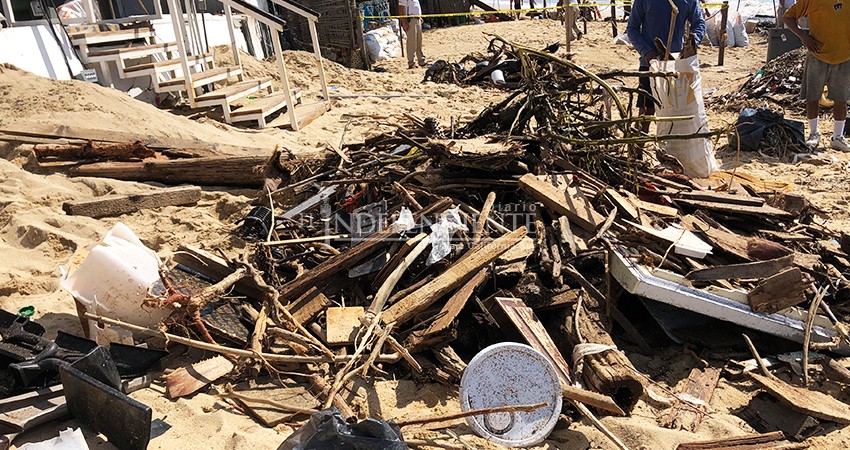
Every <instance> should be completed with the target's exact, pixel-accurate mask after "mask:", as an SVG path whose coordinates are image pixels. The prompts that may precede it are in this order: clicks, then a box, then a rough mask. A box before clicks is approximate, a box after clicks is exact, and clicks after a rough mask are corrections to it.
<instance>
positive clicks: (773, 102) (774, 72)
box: [711, 48, 808, 112]
mask: <svg viewBox="0 0 850 450" xmlns="http://www.w3.org/2000/svg"><path fill="white" fill-rule="evenodd" d="M807 54H808V53H807V50H806V49H805V48H798V49H796V50H792V51H790V52H788V53H785V54H784V55H782V56H779V57H777V58H776V59H774V60H772V61H770V62H768V63H767V64H765V65H764V67H762V68H761V70H759V71H758V72H756V73H755V74H753V75H751V76H750V77H749V78H748V79H747V80H746V81H745V82H744V83H743V84H742V85H741V86H740V88H738V89H737V90H736V91H735V92H731V93H729V94H726V95H722V96H720V97H717V98H714V99H711V104H712V105H713V106H715V107H718V108H722V109H725V110H727V111H734V112H738V111H740V110H741V109H743V108H754V107H756V106H763V107H768V108H778V109H783V110H793V111H797V112H800V111H802V109H803V106H804V105H803V102H801V101H800V100H799V95H800V86H801V85H802V83H803V64H804V62H805V60H806V55H807ZM757 102H761V104H759V103H757Z"/></svg>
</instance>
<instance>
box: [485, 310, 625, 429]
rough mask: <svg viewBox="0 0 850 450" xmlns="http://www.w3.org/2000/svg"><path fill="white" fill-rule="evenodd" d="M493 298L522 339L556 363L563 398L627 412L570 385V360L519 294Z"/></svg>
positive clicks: (610, 410) (600, 407) (591, 393)
mask: <svg viewBox="0 0 850 450" xmlns="http://www.w3.org/2000/svg"><path fill="white" fill-rule="evenodd" d="M495 301H496V304H497V305H499V307H500V308H501V310H502V311H503V312H504V313H505V315H507V316H508V319H509V320H510V321H511V323H512V324H513V325H514V326H515V327H516V328H517V330H518V331H519V332H520V334H521V335H522V337H523V338H525V341H526V342H528V344H529V345H530V346H531V347H532V348H534V349H535V350H537V351H539V352H540V353H542V354H543V356H545V357H546V358H547V359H548V360H549V361H551V362H552V365H553V366H555V372H556V373H557V374H558V379H559V380H560V382H561V390H562V391H563V394H564V398H566V399H568V400H573V401H577V402H580V403H584V404H586V405H589V406H593V407H595V408H599V409H602V410H605V411H608V412H611V413H613V414H616V415H619V416H625V415H626V413H625V412H624V411H623V410H622V408H620V407H619V406H618V405H617V404H616V403H615V402H614V401H613V400H611V398H609V397H607V396H605V395H602V394H599V393H596V392H591V391H587V390H584V389H579V388H576V387H573V386H572V376H571V375H570V366H569V364H567V362H566V361H565V360H564V357H563V355H561V351H560V350H558V346H557V345H555V342H554V341H553V340H552V337H551V336H549V333H548V332H547V331H546V328H545V327H544V326H543V324H542V323H540V320H539V319H538V318H537V315H535V314H534V311H533V310H532V309H531V308H529V307H527V306H526V305H525V302H523V301H522V300H520V299H518V298H508V297H496V298H495Z"/></svg>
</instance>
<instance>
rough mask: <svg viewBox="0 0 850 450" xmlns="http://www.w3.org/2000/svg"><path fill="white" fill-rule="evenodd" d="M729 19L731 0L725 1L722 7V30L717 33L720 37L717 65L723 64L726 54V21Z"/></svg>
mask: <svg viewBox="0 0 850 450" xmlns="http://www.w3.org/2000/svg"><path fill="white" fill-rule="evenodd" d="M727 20H729V1H728V0H727V1H724V2H723V7H721V8H720V32H719V33H717V35H718V36H719V39H720V51H719V52H718V53H717V65H718V66H722V65H723V57H724V56H725V54H726V21H727Z"/></svg>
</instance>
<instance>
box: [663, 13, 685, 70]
mask: <svg viewBox="0 0 850 450" xmlns="http://www.w3.org/2000/svg"><path fill="white" fill-rule="evenodd" d="M667 1H668V2H669V3H670V8H672V9H673V10H672V11H671V13H670V33H668V34H667V51H666V52H664V53H665V55H664V69H665V70H666V69H667V61H669V60H670V46H671V45H673V30H674V29H675V26H676V16H678V15H679V7H678V6H676V4H675V3H673V0H667ZM686 38H687V37H686Z"/></svg>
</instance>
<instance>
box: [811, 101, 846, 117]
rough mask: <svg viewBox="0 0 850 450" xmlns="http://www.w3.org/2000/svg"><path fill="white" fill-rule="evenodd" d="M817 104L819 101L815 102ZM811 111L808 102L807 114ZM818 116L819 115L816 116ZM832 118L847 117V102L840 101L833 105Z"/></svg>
mask: <svg viewBox="0 0 850 450" xmlns="http://www.w3.org/2000/svg"><path fill="white" fill-rule="evenodd" d="M815 104H817V102H815ZM808 113H809V104H808V103H806V115H808ZM815 117H817V116H815ZM832 118H833V119H835V120H845V119H847V102H842V103H838V102H835V105H833V106H832Z"/></svg>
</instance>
